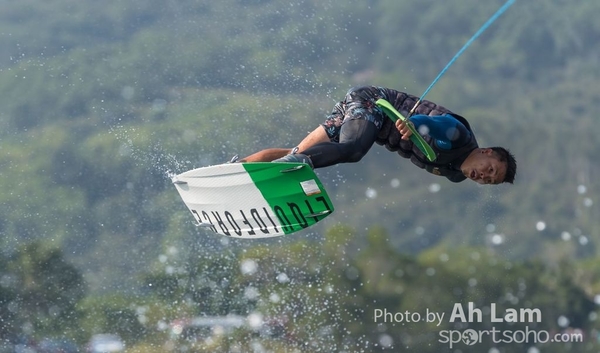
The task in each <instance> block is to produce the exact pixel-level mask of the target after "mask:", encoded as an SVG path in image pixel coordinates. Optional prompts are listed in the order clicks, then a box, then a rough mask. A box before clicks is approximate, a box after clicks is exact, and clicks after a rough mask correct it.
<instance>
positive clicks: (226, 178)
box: [173, 162, 333, 239]
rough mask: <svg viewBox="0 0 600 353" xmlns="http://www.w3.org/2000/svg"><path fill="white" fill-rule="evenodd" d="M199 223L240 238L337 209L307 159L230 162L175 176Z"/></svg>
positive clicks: (271, 232)
mask: <svg viewBox="0 0 600 353" xmlns="http://www.w3.org/2000/svg"><path fill="white" fill-rule="evenodd" d="M173 184H174V185H175V187H176V188H177V191H178V192H179V195H181V198H182V199H183V202H184V203H185V205H186V206H187V207H188V209H189V210H190V211H191V212H192V215H193V216H194V219H195V220H196V222H197V224H198V225H199V226H202V227H206V228H207V229H210V230H212V231H214V232H215V233H218V234H221V235H225V236H231V237H237V238H249V239H254V238H266V237H276V236H281V235H285V234H290V233H294V232H297V231H300V230H303V229H306V228H308V227H310V226H312V225H314V224H315V223H317V222H319V221H321V220H322V219H323V218H325V217H327V216H328V215H330V214H331V213H333V203H332V202H331V200H330V199H329V196H328V195H327V192H326V191H325V188H324V187H323V185H322V184H321V181H320V180H319V178H317V176H316V174H315V172H314V171H313V170H312V169H311V168H310V166H308V165H307V164H304V163H272V162H255V163H228V164H220V165H214V166H210V167H204V168H197V169H193V170H190V171H187V172H184V173H182V174H179V175H177V176H175V177H173Z"/></svg>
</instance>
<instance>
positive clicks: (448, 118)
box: [409, 114, 471, 150]
mask: <svg viewBox="0 0 600 353" xmlns="http://www.w3.org/2000/svg"><path fill="white" fill-rule="evenodd" d="M409 120H410V122H411V123H413V124H414V126H415V128H416V130H417V131H418V132H419V133H420V134H421V135H429V136H431V137H433V139H434V140H435V142H436V145H437V146H438V147H439V148H442V149H448V150H449V149H452V148H457V147H460V146H463V145H465V144H466V143H468V142H469V140H470V138H471V132H470V131H469V130H467V128H466V127H465V126H464V125H463V124H462V123H461V122H460V121H458V120H457V119H456V118H454V117H453V116H452V115H450V114H445V115H437V116H428V115H422V114H418V115H413V116H411V117H410V119H409Z"/></svg>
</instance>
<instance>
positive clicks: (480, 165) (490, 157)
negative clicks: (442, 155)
mask: <svg viewBox="0 0 600 353" xmlns="http://www.w3.org/2000/svg"><path fill="white" fill-rule="evenodd" d="M460 169H461V171H462V172H463V174H464V175H465V176H466V177H467V178H468V179H471V180H473V181H474V182H476V183H478V184H500V183H502V182H503V181H504V177H505V176H506V162H501V161H500V160H498V159H497V158H496V156H495V155H494V151H493V150H492V149H489V148H483V149H481V150H480V151H478V152H476V153H475V154H473V156H471V158H469V159H467V160H466V161H465V162H464V163H463V164H462V165H461V166H460Z"/></svg>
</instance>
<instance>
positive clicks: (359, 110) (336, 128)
mask: <svg viewBox="0 0 600 353" xmlns="http://www.w3.org/2000/svg"><path fill="white" fill-rule="evenodd" d="M376 93H378V92H375V91H373V87H361V88H352V89H350V90H349V91H348V93H347V94H346V97H345V98H344V100H343V101H341V102H339V103H337V104H336V105H335V106H334V107H333V110H332V112H331V114H329V115H328V116H327V118H326V119H325V121H324V122H323V123H322V124H321V126H323V128H325V131H326V132H327V136H328V137H329V140H330V141H331V142H339V141H340V130H341V129H342V125H343V124H344V122H345V121H348V120H353V119H362V120H367V121H370V122H372V123H373V124H375V126H376V127H377V130H380V129H381V126H383V120H384V119H385V115H384V113H383V111H382V110H381V109H380V108H379V107H378V106H377V105H376V104H375V102H376V101H377V99H378V98H379V97H378V95H377V94H376Z"/></svg>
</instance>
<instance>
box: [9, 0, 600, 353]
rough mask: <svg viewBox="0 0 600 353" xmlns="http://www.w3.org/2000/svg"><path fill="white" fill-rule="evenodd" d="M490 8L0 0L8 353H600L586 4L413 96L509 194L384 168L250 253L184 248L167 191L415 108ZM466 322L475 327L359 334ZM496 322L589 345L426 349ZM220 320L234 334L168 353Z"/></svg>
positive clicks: (184, 230)
mask: <svg viewBox="0 0 600 353" xmlns="http://www.w3.org/2000/svg"><path fill="white" fill-rule="evenodd" d="M502 3H503V2H502V1H497V0H494V1H487V2H481V1H476V0H451V1H435V0H422V1H418V2H417V1H404V0H403V1H397V0H368V1H349V2H346V1H338V0H324V1H311V0H297V1H293V2H288V1H281V0H221V1H204V0H178V1H174V0H169V1H158V0H146V1H141V0H131V1H117V0H105V1H102V2H95V1H89V0H83V1H82V0H79V1H75V0H48V1H36V0H19V1H11V0H4V1H0V52H1V54H0V127H1V128H0V185H1V186H2V187H1V188H0V205H1V206H2V207H0V235H1V239H0V242H1V245H2V246H1V247H0V249H1V251H0V318H1V320H0V338H1V339H2V342H3V343H2V344H3V346H2V349H5V350H6V351H11V350H10V349H12V348H11V347H15V345H16V344H21V345H28V344H30V345H31V346H32V347H37V346H39V344H37V342H40V341H41V340H42V339H45V338H59V337H60V338H61V339H63V338H65V339H68V340H72V341H73V342H75V344H77V345H80V346H81V347H84V345H85V343H86V342H87V341H88V340H89V338H90V337H91V336H92V335H94V334H98V333H115V334H118V335H120V336H121V337H122V339H123V340H124V341H125V343H126V350H127V351H128V352H164V351H188V352H195V351H198V352H205V351H206V352H284V351H290V352H323V351H329V352H334V351H335V352H342V351H343V352H375V351H409V352H424V353H426V352H458V351H460V352H482V351H483V352H490V353H497V352H528V353H537V352H566V351H569V352H596V351H598V346H599V345H598V337H600V336H599V333H598V332H599V331H598V328H599V327H600V325H599V324H598V322H597V312H598V308H597V305H598V304H600V270H599V268H600V266H599V265H600V261H599V260H598V254H599V252H600V249H598V246H597V244H598V243H599V242H600V223H599V222H598V218H599V215H600V213H599V208H598V204H599V203H600V201H598V195H600V186H599V184H598V183H597V180H598V178H599V176H600V167H599V166H598V164H597V163H596V162H595V160H596V159H597V151H598V150H599V149H600V142H599V141H600V139H598V134H599V133H600V128H598V125H597V116H596V115H595V114H596V112H597V111H598V109H599V108H600V87H599V86H598V84H597V82H598V79H599V78H600V71H599V70H598V58H599V57H600V47H598V46H597V45H596V42H597V38H598V36H599V35H600V24H599V22H598V21H597V14H598V13H600V3H597V2H589V1H588V2H576V3H574V2H569V1H565V0H551V1H517V2H516V3H515V5H513V7H512V8H511V9H509V11H507V13H506V14H505V15H504V16H503V17H501V18H500V19H499V20H498V21H497V22H496V23H495V24H494V25H493V26H492V27H491V28H490V29H489V30H488V31H487V32H485V33H484V34H483V35H482V36H481V37H480V38H479V39H478V40H477V41H476V42H475V43H474V44H473V45H472V46H471V47H470V48H469V50H468V51H467V52H465V54H464V55H463V56H461V58H460V59H459V60H458V61H457V62H456V63H455V64H454V65H453V66H452V67H451V69H450V70H449V71H448V72H447V74H446V75H445V76H444V78H443V79H442V80H441V81H440V82H439V83H438V84H437V85H436V86H435V88H434V89H433V90H432V91H431V93H430V94H429V95H428V97H427V98H428V99H430V100H433V101H435V102H437V103H439V104H442V105H444V106H446V107H447V108H449V109H451V110H453V111H455V112H457V113H460V114H461V115H464V116H466V117H467V118H468V119H469V121H470V122H471V125H472V126H473V128H474V130H475V132H476V134H477V136H478V140H479V142H480V144H481V145H483V146H492V145H502V146H505V147H508V148H509V149H510V150H511V151H512V152H513V153H514V154H515V155H516V157H517V161H518V165H519V169H518V174H517V179H516V183H515V185H512V186H511V185H501V186H498V187H479V186H477V185H472V184H474V183H470V182H465V183H461V184H452V183H450V182H447V181H446V180H443V179H442V178H438V177H435V176H432V175H427V174H426V173H424V172H423V171H421V170H418V169H417V168H415V167H414V166H412V164H411V163H410V162H408V161H406V160H404V159H401V158H400V157H399V156H397V155H395V154H393V153H390V152H388V151H387V150H385V149H384V148H382V147H379V146H375V147H373V149H372V150H371V152H370V153H369V155H368V156H367V157H366V158H365V159H363V160H362V161H361V162H360V164H352V165H340V166H335V167H332V168H328V169H323V170H318V175H319V176H320V178H321V180H322V181H323V182H324V183H325V185H326V187H327V189H328V191H329V193H330V196H331V197H332V199H333V201H334V203H335V205H336V213H335V214H334V215H332V216H330V217H328V219H327V220H325V221H323V222H322V223H320V224H319V225H318V226H316V227H314V228H311V229H308V230H306V231H305V232H302V233H297V234H295V235H292V236H288V237H285V238H278V239H268V240H253V241H243V240H240V239H233V238H231V239H230V238H221V237H218V236H216V235H215V234H211V233H205V232H204V231H202V230H199V229H196V228H195V227H194V225H193V224H192V221H193V219H192V217H191V215H190V214H189V212H188V211H187V209H186V208H185V206H184V204H183V203H182V202H181V200H180V198H179V196H178V195H177V192H176V190H175V189H174V188H173V187H172V185H171V183H170V178H169V175H171V174H173V173H180V172H183V171H186V170H188V169H192V168H196V167H202V166H207V165H211V164H219V163H223V162H225V161H227V160H229V159H230V158H231V157H232V156H233V155H234V154H240V155H246V154H250V153H252V152H255V151H256V150H259V149H262V148H266V147H275V146H288V147H291V146H294V144H296V143H298V142H299V141H300V140H301V139H302V138H303V137H304V135H305V134H306V133H307V132H309V131H311V130H312V129H314V128H315V127H316V126H317V124H319V123H320V122H322V121H323V119H324V118H325V116H326V115H327V113H328V112H329V111H330V110H331V108H332V107H333V105H334V104H335V103H336V102H337V101H339V100H341V99H342V98H343V96H344V94H345V92H346V91H347V90H348V89H349V88H350V87H352V86H356V85H363V84H373V85H379V86H386V87H391V88H395V89H398V90H404V91H408V92H410V93H413V94H415V95H420V94H421V93H422V92H423V90H424V89H425V88H427V86H428V85H429V83H430V82H431V80H433V78H435V76H436V75H437V74H438V72H439V71H440V70H441V69H442V68H443V67H444V66H445V65H446V63H447V62H448V61H449V60H450V59H451V58H452V57H453V55H454V54H455V53H456V52H457V50H458V49H460V47H461V46H462V45H463V44H464V43H465V42H466V40H468V39H469V38H470V37H471V36H472V35H473V33H474V32H475V31H476V30H477V29H478V28H479V27H480V26H481V25H482V24H483V23H484V22H485V21H486V20H487V19H488V18H489V16H491V15H492V14H493V13H494V11H496V9H497V8H498V7H499V6H501V5H502ZM594 180H596V182H595V181H594ZM469 302H473V303H474V304H475V306H476V307H479V308H487V309H488V311H486V315H484V316H485V317H484V320H483V322H481V323H471V324H468V325H466V324H462V325H459V324H457V323H450V322H448V321H444V322H443V323H442V324H441V325H440V326H435V325H432V324H431V323H426V322H423V321H421V322H416V323H415V322H413V323H406V322H404V323H385V324H382V323H380V322H379V323H378V322H375V320H374V310H375V309H383V308H385V309H387V310H388V311H390V312H406V311H409V312H411V313H414V312H419V313H422V314H423V313H425V310H426V309H429V310H430V311H436V312H440V313H441V312H445V313H446V317H448V316H449V315H450V313H451V311H452V308H453V306H454V304H455V303H461V304H463V305H464V306H465V308H466V307H467V304H468V303H469ZM490 303H497V305H498V307H500V308H502V312H504V310H505V309H507V308H539V309H540V310H541V312H542V315H543V320H542V322H540V323H532V324H529V327H530V328H532V329H538V330H542V329H543V330H548V332H553V333H554V332H559V333H569V332H583V333H584V342H583V343H556V342H555V343H547V344H539V343H537V344H536V343H532V342H529V343H516V342H512V343H494V342H491V340H489V339H487V340H484V342H483V343H481V344H478V345H473V346H469V345H466V344H464V343H459V344H457V345H458V348H457V347H456V346H455V347H453V348H450V347H448V344H442V343H440V342H439V338H440V337H439V336H438V332H439V331H440V330H443V329H456V330H464V329H467V328H473V329H476V330H480V329H481V330H485V329H490V328H491V327H492V323H491V322H490V316H489V308H490ZM484 311H485V310H484ZM226 315H239V316H241V317H244V318H247V320H246V321H247V323H249V324H244V325H242V326H241V327H237V326H236V328H235V329H234V330H233V331H231V332H230V331H226V332H225V333H222V334H219V332H212V333H208V334H207V333H195V334H190V335H188V336H186V337H187V338H181V337H182V336H183V335H180V336H177V335H175V336H174V335H173V332H174V331H173V325H172V323H173V322H175V321H176V320H183V319H189V318H194V317H199V316H200V317H201V316H216V317H223V316H226ZM523 325H525V324H524V323H518V324H510V323H507V322H504V323H500V324H498V323H495V324H493V326H494V327H497V328H498V329H511V330H517V329H522V328H523ZM19 342H20V343H19ZM23 342H25V343H23ZM27 342H29V343H27ZM482 347H483V348H482ZM38 348H39V347H38ZM32 349H34V348H32ZM456 349H458V350H456Z"/></svg>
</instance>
